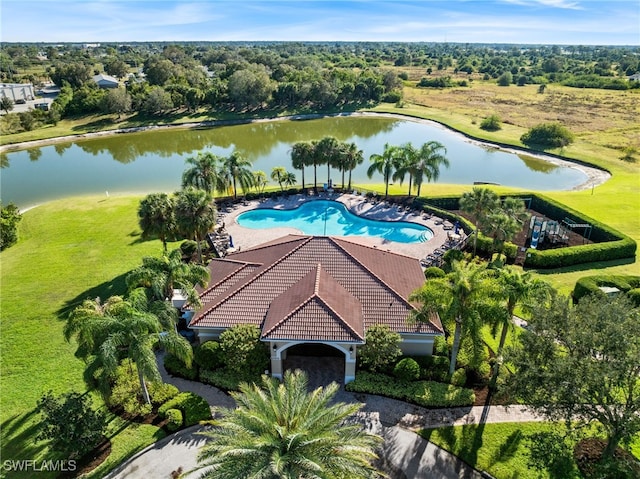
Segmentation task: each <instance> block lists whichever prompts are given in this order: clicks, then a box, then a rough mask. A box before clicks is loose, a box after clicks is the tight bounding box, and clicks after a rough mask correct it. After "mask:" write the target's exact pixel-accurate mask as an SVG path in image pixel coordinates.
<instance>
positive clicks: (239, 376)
mask: <svg viewBox="0 0 640 479" xmlns="http://www.w3.org/2000/svg"><path fill="white" fill-rule="evenodd" d="M200 381H202V382H203V383H205V384H211V385H212V386H215V387H217V388H219V389H222V390H223V391H237V390H238V388H239V386H240V383H243V382H244V383H257V382H259V381H260V375H259V374H248V373H246V372H240V373H238V372H236V371H233V370H230V369H216V370H215V371H209V370H207V369H203V370H202V371H200Z"/></svg>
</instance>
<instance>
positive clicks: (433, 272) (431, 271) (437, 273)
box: [424, 250, 459, 279]
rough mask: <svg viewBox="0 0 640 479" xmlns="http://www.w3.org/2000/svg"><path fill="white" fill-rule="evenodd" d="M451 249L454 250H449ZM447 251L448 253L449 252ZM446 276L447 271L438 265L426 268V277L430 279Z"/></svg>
mask: <svg viewBox="0 0 640 479" xmlns="http://www.w3.org/2000/svg"><path fill="white" fill-rule="evenodd" d="M449 251H454V250H449ZM449 251H447V253H448V252H449ZM455 251H459V250H455ZM445 276H446V273H445V272H444V271H443V270H441V269H440V268H438V267H437V266H430V267H428V268H427V269H425V270H424V277H425V278H427V279H429V278H444V277H445Z"/></svg>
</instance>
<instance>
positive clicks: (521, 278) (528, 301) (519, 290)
mask: <svg viewBox="0 0 640 479" xmlns="http://www.w3.org/2000/svg"><path fill="white" fill-rule="evenodd" d="M497 280H498V285H499V288H500V292H499V295H500V296H501V297H502V299H503V304H504V307H503V311H502V313H503V314H493V315H491V317H490V324H491V327H492V333H493V334H494V336H495V334H496V333H497V330H498V328H501V333H500V342H499V344H498V351H497V352H496V355H497V357H498V360H497V361H496V363H495V365H494V366H493V376H492V378H491V385H492V386H494V385H495V383H496V380H497V379H498V374H499V372H500V364H501V363H502V361H501V358H502V353H503V350H504V343H505V341H506V339H507V333H508V332H509V330H510V329H512V328H513V314H514V312H515V309H516V306H518V305H520V306H521V307H522V308H523V309H524V310H525V311H530V310H531V309H532V307H533V304H534V302H535V303H540V302H545V301H546V300H547V299H549V298H550V297H551V293H552V289H553V288H552V286H551V285H550V284H549V283H547V282H546V281H544V280H541V279H538V278H535V277H533V276H532V275H531V273H530V272H528V271H527V272H521V271H519V270H517V269H515V268H511V267H506V268H502V269H500V270H498V276H497Z"/></svg>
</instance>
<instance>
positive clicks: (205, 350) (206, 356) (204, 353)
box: [193, 341, 224, 370]
mask: <svg viewBox="0 0 640 479" xmlns="http://www.w3.org/2000/svg"><path fill="white" fill-rule="evenodd" d="M193 360H194V362H195V363H196V364H197V365H198V366H199V367H200V368H201V369H209V370H213V369H218V368H219V367H221V366H222V365H223V364H224V353H223V352H222V347H221V346H220V343H219V342H218V341H207V342H205V343H202V344H200V345H198V346H196V347H195V348H194V350H193Z"/></svg>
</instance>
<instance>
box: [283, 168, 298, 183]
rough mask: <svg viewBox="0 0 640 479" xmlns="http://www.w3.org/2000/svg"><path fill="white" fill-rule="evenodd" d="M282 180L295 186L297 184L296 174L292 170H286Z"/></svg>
mask: <svg viewBox="0 0 640 479" xmlns="http://www.w3.org/2000/svg"><path fill="white" fill-rule="evenodd" d="M282 182H283V183H284V184H285V185H287V186H293V185H295V184H296V174H295V173H292V172H290V171H287V172H285V174H284V176H283V177H282Z"/></svg>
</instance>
